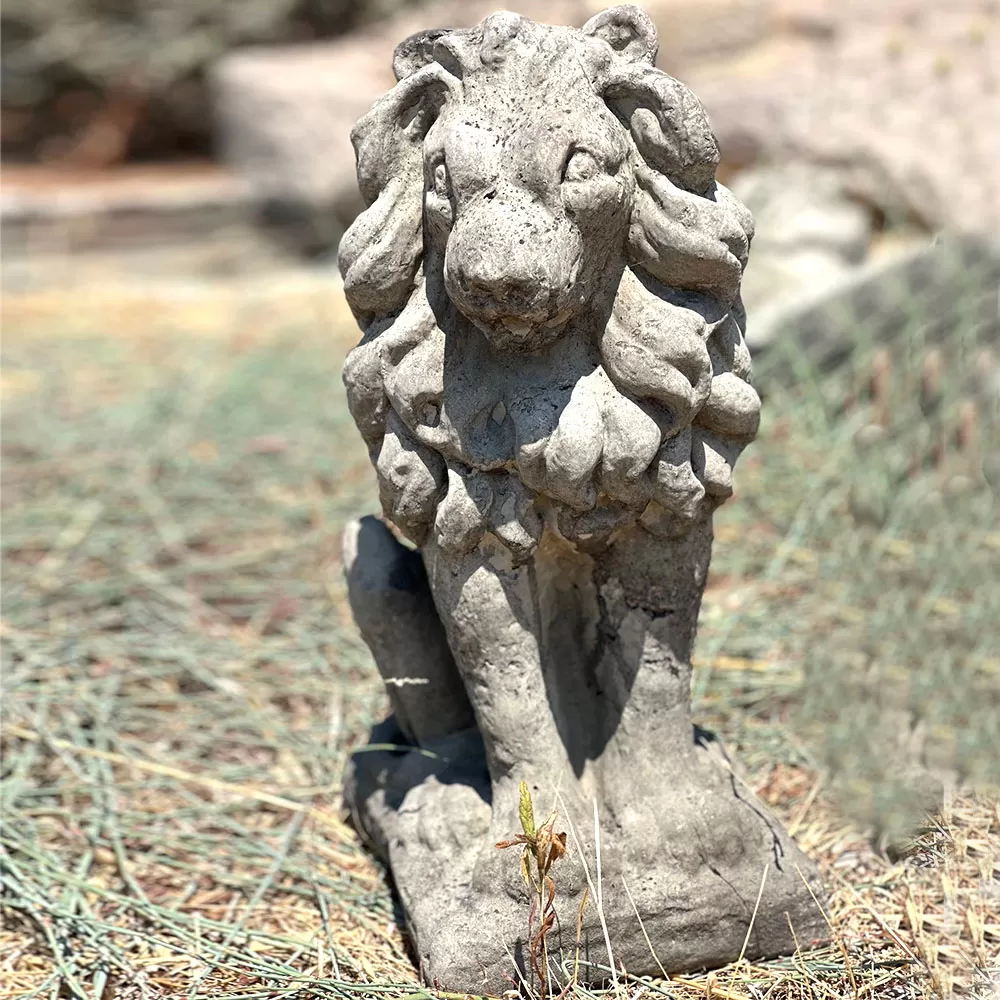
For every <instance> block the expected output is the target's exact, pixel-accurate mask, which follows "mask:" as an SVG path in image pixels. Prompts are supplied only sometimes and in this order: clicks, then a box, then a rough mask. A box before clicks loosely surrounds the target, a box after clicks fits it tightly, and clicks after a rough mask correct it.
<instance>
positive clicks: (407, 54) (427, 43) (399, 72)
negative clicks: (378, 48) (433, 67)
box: [392, 28, 451, 81]
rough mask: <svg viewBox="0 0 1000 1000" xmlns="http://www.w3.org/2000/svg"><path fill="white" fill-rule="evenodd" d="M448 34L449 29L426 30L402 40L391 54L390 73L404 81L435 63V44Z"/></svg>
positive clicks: (436, 55)
mask: <svg viewBox="0 0 1000 1000" xmlns="http://www.w3.org/2000/svg"><path fill="white" fill-rule="evenodd" d="M449 34H451V28H428V29H427V30H426V31H418V32H417V33H416V34H415V35H410V37H409V38H404V39H403V40H402V41H401V42H400V43H399V45H397V46H396V51H395V52H394V53H393V54H392V71H393V73H394V74H395V75H396V80H397V81H398V80H405V79H406V77H408V76H412V75H413V74H414V73H416V71H417V70H418V69H422V68H423V67H424V66H427V65H429V64H430V63H432V62H436V61H437V58H438V46H437V44H436V43H437V42H439V41H440V40H441V39H442V38H444V37H445V36H446V35H449Z"/></svg>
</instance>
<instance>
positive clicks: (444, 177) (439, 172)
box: [432, 162, 449, 198]
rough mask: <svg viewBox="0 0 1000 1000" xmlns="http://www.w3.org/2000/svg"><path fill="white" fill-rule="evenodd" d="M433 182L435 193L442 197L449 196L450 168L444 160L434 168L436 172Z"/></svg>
mask: <svg viewBox="0 0 1000 1000" xmlns="http://www.w3.org/2000/svg"><path fill="white" fill-rule="evenodd" d="M432 183H433V186H434V193H435V194H436V195H439V196H440V197H442V198H447V197H448V194H449V192H448V168H447V167H446V166H445V165H444V162H441V163H439V164H438V165H437V166H436V167H435V168H434V174H433V177H432Z"/></svg>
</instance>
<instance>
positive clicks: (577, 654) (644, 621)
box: [340, 7, 826, 996]
mask: <svg viewBox="0 0 1000 1000" xmlns="http://www.w3.org/2000/svg"><path fill="white" fill-rule="evenodd" d="M655 55H656V33H655V31H654V29H653V26H652V24H651V23H650V21H649V18H648V17H647V16H646V15H645V14H644V13H642V12H641V11H640V10H639V9H638V8H635V7H616V8H613V9H611V10H609V11H606V12H604V13H603V14H600V15H598V16H596V17H594V18H593V19H591V20H590V21H589V22H588V23H587V24H586V25H585V26H584V27H583V29H582V30H581V29H574V28H560V27H550V26H547V25H541V24H535V23H534V22H532V21H529V20H527V19H526V18H522V17H519V16H518V15H516V14H512V13H508V12H501V13H498V14H494V15H492V16H491V17H488V18H487V19H486V20H485V21H484V22H483V23H482V24H480V25H479V26H478V27H475V28H471V29H468V30H441V31H428V32H423V33H421V34H419V35H416V36H414V37H412V38H410V39H407V40H406V41H405V42H403V43H402V44H401V45H400V46H399V47H398V48H397V50H396V54H395V60H394V69H395V73H396V77H397V80H398V81H399V82H398V83H397V84H396V86H395V87H394V88H393V90H392V91H391V92H390V93H389V94H387V95H386V96H385V97H383V98H382V99H381V100H379V101H378V102H377V103H376V104H375V106H374V107H373V108H372V110H371V112H370V113H369V114H368V115H366V116H365V117H364V118H363V119H362V120H361V121H360V122H359V123H358V125H357V127H356V129H355V131H354V134H353V138H354V144H355V148H356V151H357V161H358V177H359V181H360V186H361V191H362V194H363V196H364V198H365V201H366V203H367V204H368V206H369V207H368V208H367V210H366V211H365V212H364V213H363V214H362V215H361V216H360V217H359V218H358V219H357V221H356V222H355V223H354V225H353V226H352V227H351V228H350V230H349V231H348V232H347V233H346V234H345V236H344V239H343V241H342V243H341V250H340V264H341V269H342V273H343V277H344V288H345V291H346V294H347V298H348V301H349V302H350V305H351V308H352V309H353V311H354V314H355V316H356V317H357V319H358V322H359V324H360V325H361V327H362V328H363V330H364V336H363V338H362V340H361V343H360V344H359V345H358V346H357V347H356V348H354V350H353V351H352V352H351V353H350V355H349V356H348V358H347V361H346V364H345V369H344V381H345V384H346V387H347V396H348V402H349V405H350V409H351V413H352V415H353V417H354V420H355V421H356V423H357V425H358V427H359V428H360V430H361V433H362V435H363V437H364V439H365V441H366V443H367V445H368V448H369V450H370V453H371V457H372V461H373V463H374V464H375V467H376V470H377V474H378V480H379V487H380V495H381V501H382V505H383V508H384V512H385V515H386V517H387V518H388V519H389V520H391V521H392V522H394V523H395V524H396V525H397V526H398V527H399V528H400V529H401V530H402V531H403V533H404V534H405V535H406V536H407V537H408V538H409V540H410V541H411V542H413V543H414V544H415V545H416V546H417V548H418V550H419V551H415V550H414V549H412V548H410V547H408V546H405V545H402V544H401V543H400V542H398V541H397V540H396V539H395V537H394V536H393V534H392V533H391V532H390V531H389V529H388V528H387V527H386V526H385V525H384V524H383V523H382V522H380V521H377V520H375V519H373V518H369V519H365V520H363V521H362V522H360V523H355V524H354V525H352V526H350V527H349V528H348V531H347V533H346V534H345V544H344V566H345V570H346V575H347V582H348V594H349V597H350V601H351V606H352V610H353V612H354V617H355V620H356V622H357V623H358V626H359V628H360V629H361V633H362V636H363V637H364V639H365V641H366V642H367V644H368V646H369V648H370V649H371V651H372V653H373V655H374V658H375V661H376V663H377V664H378V667H379V670H380V672H381V673H382V675H383V677H384V678H385V681H386V687H387V691H388V695H389V699H390V702H391V704H392V709H393V711H392V715H391V716H390V717H389V718H388V719H387V720H386V721H385V722H384V723H381V724H380V725H379V726H377V727H376V728H375V730H373V733H372V738H371V743H370V745H369V746H368V747H366V748H365V752H363V753H358V754H356V755H355V757H354V758H353V759H352V762H351V763H350V765H349V767H348V771H347V774H346V775H345V780H344V789H345V801H346V803H347V805H348V807H349V808H350V811H351V815H352V817H353V820H354V823H355V826H356V828H357V829H358V830H359V831H360V832H361V833H362V835H363V836H364V837H365V839H366V841H367V843H368V844H369V846H371V847H372V848H373V850H375V851H376V852H377V853H379V854H380V855H381V856H382V858H383V859H384V860H385V862H386V863H387V864H388V865H389V866H390V868H391V870H392V873H393V877H394V880H395V884H396V887H397V889H398V891H399V897H400V900H401V902H402V905H403V909H404V911H405V914H406V920H407V924H408V928H409V931H410V933H411V940H412V942H413V951H414V955H415V958H416V960H417V962H418V963H419V965H420V968H421V972H422V974H423V976H424V978H425V980H426V981H428V982H433V983H439V984H440V985H442V986H443V987H444V988H447V989H450V990H453V991H459V992H469V993H476V994H479V993H483V992H490V993H494V994H498V995H499V994H500V993H503V992H504V991H505V990H507V989H508V987H509V986H510V985H511V983H512V982H513V984H514V985H515V986H518V985H528V986H530V987H531V988H532V989H535V990H537V993H538V995H541V996H548V995H553V994H555V993H556V992H557V990H556V989H555V988H554V985H555V984H556V983H558V985H559V987H560V988H563V987H565V986H566V984H567V982H568V981H569V980H568V978H567V974H566V969H567V968H569V967H570V964H572V965H573V967H575V968H577V969H578V970H579V976H580V980H579V981H585V982H589V983H601V982H603V981H604V979H605V978H606V977H607V969H608V967H609V966H610V967H611V968H617V967H618V966H617V963H619V962H624V963H625V966H626V968H628V969H629V971H630V972H632V973H633V974H635V975H643V974H646V973H649V974H655V973H657V972H658V970H662V969H666V970H667V971H668V972H670V973H673V972H677V971H684V970H692V969H698V968H705V967H707V966H715V965H719V964H722V963H724V962H728V961H733V960H735V959H736V958H738V957H747V958H752V957H759V956H762V955H774V954H779V953H782V952H785V951H789V950H794V948H795V946H796V944H795V942H796V935H797V936H798V940H799V941H801V942H806V943H807V942H810V941H814V940H821V939H822V938H823V937H824V935H825V934H826V923H825V920H824V918H823V915H822V912H821V911H820V910H819V909H818V907H817V906H816V905H815V902H814V900H815V899H817V898H819V896H821V895H822V887H821V886H820V885H819V884H818V881H817V875H816V871H815V868H814V867H813V866H812V864H811V862H810V861H809V859H808V858H806V857H805V856H804V855H803V854H802V853H801V852H800V851H799V850H798V848H797V847H796V846H795V844H794V843H793V842H792V840H791V839H790V837H788V835H787V834H786V833H785V832H784V831H783V830H781V828H780V826H779V825H778V824H777V822H776V821H775V820H774V819H773V817H771V816H770V815H769V814H768V812H767V810H766V808H765V807H764V806H763V805H762V804H761V803H760V802H758V801H756V800H755V799H754V797H753V795H752V794H751V793H750V792H749V791H748V790H747V789H746V788H745V787H744V786H743V785H740V784H738V783H737V782H736V779H735V775H734V772H733V770H732V768H731V767H730V766H729V764H728V762H727V760H726V759H725V758H724V755H723V754H722V753H721V751H720V750H719V748H718V745H717V743H715V742H714V741H713V740H712V739H711V738H710V737H709V736H708V735H707V734H705V733H704V732H702V731H701V730H699V729H698V728H697V727H696V726H694V725H693V721H692V718H691V711H690V709H691V652H692V645H693V642H694V635H695V629H696V625H697V621H698V609H699V607H700V603H701V598H702V594H703V592H704V587H705V581H706V577H707V573H708V564H709V558H710V552H711V545H712V526H711V521H712V518H711V514H712V512H713V510H714V509H715V507H716V506H717V505H718V504H719V503H721V502H722V501H723V500H725V499H726V497H728V496H729V495H730V494H731V492H732V488H733V487H732V468H733V463H734V462H735V460H736V457H737V455H738V454H739V452H740V450H741V449H742V448H743V447H744V446H745V445H746V444H747V443H748V442H749V441H750V440H751V439H752V437H753V436H754V434H755V432H756V430H757V423H758V416H759V410H760V400H759V399H758V397H757V394H756V392H755V391H754V389H753V387H752V386H751V385H750V381H749V379H750V358H749V354H748V352H747V348H746V345H745V343H744V338H743V329H744V313H743V308H742V305H741V302H740V296H739V291H740V280H741V277H742V274H743V269H744V267H745V265H746V263H747V256H748V252H749V246H750V239H751V236H752V234H753V223H752V220H751V217H750V215H749V213H748V212H747V210H746V209H745V208H744V207H743V206H742V205H740V203H739V202H738V201H737V200H736V199H735V198H734V197H733V196H732V195H731V194H730V193H729V192H728V191H727V190H726V189H725V188H724V187H723V186H722V185H720V184H718V183H717V182H716V180H715V169H716V166H717V164H718V160H719V154H718V149H717V147H716V143H715V139H714V137H713V135H712V131H711V129H710V127H709V124H708V121H707V119H706V117H705V113H704V111H703V110H702V107H701V105H700V104H699V103H698V101H697V100H696V99H695V97H694V96H693V95H692V94H691V93H690V92H689V91H688V90H687V89H686V88H685V87H684V86H683V85H682V84H681V83H679V82H678V81H677V80H674V79H672V78H671V77H670V76H668V75H666V74H665V73H663V72H661V71H659V70H657V69H656V68H655V67H654V65H653V61H654V57H655ZM522 790H523V791H522ZM524 795H530V796H531V797H532V798H533V799H534V801H535V802H537V803H538V805H539V809H545V810H546V811H548V809H550V808H552V807H555V808H557V810H558V812H559V815H560V817H562V819H561V820H560V822H565V823H566V824H568V825H569V829H571V830H578V831H583V832H582V834H581V835H580V840H581V842H582V846H581V845H575V847H577V849H575V850H574V851H573V852H571V854H569V855H567V857H565V858H563V859H562V860H561V861H560V863H559V870H558V874H557V875H556V876H554V877H555V882H553V883H552V884H551V885H549V883H545V884H546V886H549V889H548V895H546V896H545V898H544V899H542V898H541V897H539V896H538V895H537V892H538V886H539V885H541V881H539V879H541V876H540V875H539V876H538V878H537V879H536V881H535V883H534V888H535V891H536V895H535V897H534V904H533V903H532V898H531V889H530V887H529V886H526V885H525V884H524V882H523V881H522V878H521V874H520V873H519V871H518V866H517V862H516V860H515V861H514V862H513V864H512V863H511V860H510V859H509V857H508V856H507V855H505V854H504V853H503V852H500V851H498V850H497V849H496V845H497V844H498V842H499V843H510V839H509V838H510V837H511V836H512V835H514V834H515V833H516V831H517V829H518V826H519V824H520V825H521V826H522V829H524V820H523V816H524V812H523V810H521V809H520V805H519V803H520V802H521V801H522V799H523V796H524ZM519 816H520V817H521V819H519ZM591 830H593V831H594V832H593V835H592V837H591V834H590V833H589V831H591ZM549 832H550V833H551V834H553V835H555V833H558V832H559V831H558V830H554V829H552V828H550V829H549ZM527 833H528V831H527V830H525V833H524V835H525V836H526V835H527ZM602 839H603V840H604V843H605V845H606V846H605V848H604V850H603V854H602V857H603V862H602V863H603V868H602V870H603V875H604V879H605V880H606V885H607V886H608V887H609V888H608V891H607V894H606V895H605V896H602V897H601V899H600V900H599V904H600V910H599V913H597V912H595V910H594V907H593V906H592V905H590V904H589V903H588V899H591V898H592V897H590V896H588V892H589V884H588V880H589V878H590V876H589V874H588V873H587V870H586V858H587V856H588V854H589V856H591V857H593V856H594V854H595V852H600V851H601V847H600V842H601V840H602ZM762 872H766V874H767V881H766V886H765V885H764V884H763V883H762V881H761V878H762V876H761V873H762ZM546 877H547V876H546ZM530 881H531V879H530V872H529V882H530ZM556 885H557V886H558V892H557V891H556ZM629 885H631V886H633V887H634V889H635V893H634V898H633V896H632V895H626V894H625V892H624V891H623V889H622V887H623V886H629ZM629 892H631V890H629ZM755 900H756V902H755ZM533 905H534V906H535V910H532V906H533ZM529 912H531V913H533V914H534V916H533V918H532V919H533V922H531V921H529V923H530V924H531V927H532V928H533V930H531V931H530V932H528V933H527V934H526V933H525V927H526V917H527V915H528V913H529ZM637 914H638V916H639V918H640V920H641V921H642V928H643V929H644V934H645V935H648V941H649V942H651V945H652V946H653V947H654V948H655V953H656V956H657V958H656V961H653V960H652V959H651V957H650V954H649V950H648V948H647V946H646V944H645V943H644V937H641V936H640V935H639V933H638V931H639V926H638V925H637V923H636V915H637ZM751 925H752V926H751ZM542 927H545V928H546V931H545V933H544V934H542V936H541V938H540V937H539V934H540V933H541V931H540V928H542ZM573 928H577V933H578V939H577V940H576V941H574V935H573V933H572V931H573ZM791 928H794V930H793V929H791ZM549 931H551V935H550V934H549ZM574 949H575V951H576V958H577V959H580V955H581V954H582V955H583V956H584V959H580V961H583V963H584V964H583V965H582V966H581V965H579V964H578V963H577V962H576V959H574V958H573V956H574ZM560 970H562V971H560Z"/></svg>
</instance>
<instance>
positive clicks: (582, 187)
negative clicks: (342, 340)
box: [341, 8, 760, 558]
mask: <svg viewBox="0 0 1000 1000" xmlns="http://www.w3.org/2000/svg"><path fill="white" fill-rule="evenodd" d="M654 53H655V32H654V29H653V28H652V25H651V23H650V22H649V20H648V18H647V17H646V15H645V14H644V13H642V12H641V11H639V10H638V9H637V8H630V9H628V11H627V13H624V12H623V10H622V9H619V10H618V11H617V13H615V12H611V13H606V14H605V15H602V16H599V17H597V18H595V19H593V20H592V21H591V22H590V23H589V24H588V25H587V26H586V27H585V28H584V29H583V31H582V32H576V31H571V30H569V29H560V28H552V27H547V26H543V25H539V24H534V23H532V22H530V21H527V20H525V19H523V18H521V17H519V16H518V15H516V14H509V13H503V14H497V15H495V16H494V17H491V18H489V19H488V20H487V21H486V22H485V23H484V24H483V25H482V26H481V27H479V28H475V29H472V30H467V31H429V32H425V33H424V34H422V35H418V36H416V37H414V38H411V39H409V40H408V41H407V42H406V43H404V44H403V45H401V46H400V47H399V49H398V50H397V52H396V57H395V61H394V70H395V73H396V77H397V79H398V80H399V84H398V86H396V87H395V88H394V89H393V90H392V91H391V92H390V93H389V94H387V95H386V96H385V97H384V98H383V99H382V100H380V101H379V102H378V103H377V104H376V105H375V107H374V108H373V109H372V110H371V112H370V113H369V114H368V115H367V116H366V117H365V118H363V119H362V120H361V121H360V122H359V123H358V125H357V126H356V128H355V130H354V133H353V140H354V144H355V147H356V150H357V157H358V178H359V182H360V186H361V191H362V194H363V196H364V199H365V202H366V203H367V204H368V205H369V206H370V207H369V208H368V209H367V211H365V212H364V213H363V214H362V215H361V217H360V218H359V219H358V220H357V221H356V222H355V224H354V225H353V226H352V227H351V229H350V230H349V232H348V233H347V235H346V236H345V238H344V241H343V243H342V246H341V267H342V270H343V275H344V287H345V291H346V294H347V299H348V301H349V303H350V305H351V308H352V309H353V311H354V313H355V315H356V316H357V319H358V321H359V323H360V324H361V326H362V327H363V328H364V331H365V336H364V340H363V341H362V343H361V345H360V346H358V347H357V348H356V349H355V350H354V351H353V352H352V354H351V355H350V358H349V359H348V362H347V367H346V371H345V381H346V385H347V391H348V400H349V404H350V407H351V412H352V414H353V415H354V418H355V420H356V421H357V423H358V426H359V428H360V429H361V432H362V434H363V435H364V437H365V441H366V442H367V444H368V447H369V448H370V449H371V452H372V455H373V457H374V459H375V463H376V468H377V471H378V478H379V484H380V487H381V496H382V502H383V505H384V509H385V513H386V515H387V516H388V517H390V518H391V519H392V520H393V521H394V522H395V523H396V524H397V525H398V526H399V527H400V528H401V529H402V530H403V531H404V532H405V533H406V534H407V535H408V536H409V537H410V538H411V539H412V540H413V541H414V542H416V543H417V544H422V543H423V542H424V540H425V539H426V538H427V537H428V535H429V534H430V533H431V532H433V534H434V535H435V537H436V540H437V541H438V543H439V544H440V545H441V546H442V547H443V548H444V549H446V550H449V551H462V550H467V549H469V548H471V547H472V546H474V545H475V544H476V543H477V542H478V540H479V539H480V538H481V537H482V536H483V534H484V532H491V533H493V534H494V535H495V536H496V537H497V538H499V539H501V540H502V541H503V543H504V544H505V545H507V546H508V547H509V548H510V550H511V551H512V552H513V553H515V554H516V555H517V556H518V557H520V558H523V557H525V556H527V555H529V554H530V553H531V552H532V551H533V550H534V548H535V546H536V545H537V544H538V541H539V539H540V537H541V533H542V524H543V520H545V519H546V518H548V519H549V520H550V521H551V522H552V523H553V524H554V525H555V526H557V529H558V531H559V532H560V533H561V534H562V535H563V536H564V537H565V538H567V539H569V540H572V541H576V542H579V541H591V540H593V539H594V538H600V537H605V536H607V535H608V534H609V533H610V532H612V531H614V530H615V529H616V528H619V527H621V526H622V525H623V524H627V523H629V522H630V521H634V520H636V519H637V518H639V517H641V516H642V515H643V514H644V512H646V511H647V510H648V508H649V507H650V505H653V508H654V509H653V511H650V512H649V514H648V515H647V521H649V522H652V521H659V522H662V523H663V525H664V527H667V526H668V525H669V527H670V528H672V529H676V528H678V527H681V526H683V525H685V524H689V523H692V522H693V521H695V520H697V518H698V517H699V516H700V515H702V514H703V513H704V512H705V511H706V510H710V509H711V508H713V507H714V506H715V505H717V504H718V503H719V502H721V501H722V500H724V499H725V498H726V497H728V496H729V495H730V493H731V492H732V466H733V462H734V461H735V459H736V456H737V455H738V454H739V452H740V450H741V449H742V448H743V447H744V446H745V444H746V443H747V442H748V441H749V440H750V439H751V438H752V437H753V435H754V433H755V432H756V430H757V422H758V413H759V408H760V401H759V399H758V397H757V394H756V392H755V391H754V389H753V387H752V386H751V385H750V383H749V377H750V357H749V353H748V351H747V349H746V346H745V344H744V340H743V325H744V315H743V310H742V307H741V304H740V299H739V290H740V278H741V275H742V272H743V268H744V266H745V264H746V261H747V253H748V249H749V244H750V239H751V237H752V235H753V222H752V219H751V217H750V214H749V213H748V211H747V210H746V209H745V208H744V207H743V206H742V205H741V204H740V203H739V202H738V201H736V199H735V198H734V197H733V196H732V195H731V194H730V193H729V192H728V191H727V190H726V188H725V187H723V186H722V185H721V184H719V183H718V182H717V181H716V180H715V177H714V174H715V168H716V165H717V164H718V159H719V154H718V149H717V147H716V143H715V139H714V136H713V135H712V131H711V129H710V127H709V124H708V121H707V119H706V116H705V113H704V111H703V110H702V108H701V105H700V104H699V102H698V101H697V99H696V98H695V97H694V95H693V94H692V93H691V92H690V91H689V90H687V88H686V87H684V86H683V85H682V84H681V83H679V82H678V81H677V80H674V79H673V78H671V77H669V76H667V75H666V74H665V73H662V72H660V71H659V70H657V69H655V68H654V66H653V56H654Z"/></svg>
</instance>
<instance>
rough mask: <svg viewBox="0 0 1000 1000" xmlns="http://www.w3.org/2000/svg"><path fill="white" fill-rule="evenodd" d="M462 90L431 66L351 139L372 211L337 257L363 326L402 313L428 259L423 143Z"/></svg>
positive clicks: (395, 91)
mask: <svg viewBox="0 0 1000 1000" xmlns="http://www.w3.org/2000/svg"><path fill="white" fill-rule="evenodd" d="M461 86H462V85H461V83H460V82H459V80H458V79H456V78H455V77H454V76H453V75H452V74H451V73H449V72H448V71H447V70H446V69H444V67H442V66H441V65H440V64H439V63H436V62H431V63H428V64H427V65H426V66H421V67H420V68H418V69H415V70H414V71H413V72H412V73H410V74H409V75H408V76H405V77H404V78H403V79H402V80H400V82H399V83H397V84H396V86H395V87H393V88H392V90H390V91H389V93H388V94H386V95H385V96H384V97H382V98H380V99H379V100H378V101H376V102H375V104H374V106H373V107H372V109H371V111H369V112H368V114H367V115H365V116H364V118H362V119H361V120H360V121H359V122H358V124H357V125H355V127H354V130H353V131H352V133H351V141H352V142H353V143H354V151H355V154H356V156H357V168H358V187H359V188H360V190H361V196H362V198H364V202H365V205H366V206H367V207H366V209H365V211H364V212H362V213H361V214H360V215H359V216H358V217H357V218H356V219H355V220H354V223H353V224H352V225H351V227H350V228H349V229H348V230H347V232H346V233H344V236H343V239H342V240H341V241H340V251H339V254H338V257H339V262H340V271H341V274H342V275H343V278H344V292H345V294H346V296H347V301H348V302H349V303H350V306H351V309H352V310H353V311H354V314H355V316H357V317H358V321H359V322H360V323H361V324H362V325H363V326H367V324H368V323H370V322H371V321H372V319H373V318H375V317H377V316H384V315H388V314H389V313H392V312H394V311H395V310H397V309H400V308H402V306H403V304H404V303H405V302H406V299H407V296H408V295H409V294H410V291H411V290H412V288H413V282H414V281H415V279H416V274H417V270H418V268H419V267H420V261H421V259H422V257H423V250H424V245H423V226H422V219H423V208H422V197H423V185H424V165H423V148H422V147H423V141H424V137H425V136H426V135H427V132H428V130H429V129H430V127H431V126H432V125H433V124H434V122H435V121H437V118H438V115H439V114H440V111H441V108H442V107H443V106H444V103H445V101H447V100H448V99H449V97H456V96H459V95H460V94H461Z"/></svg>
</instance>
